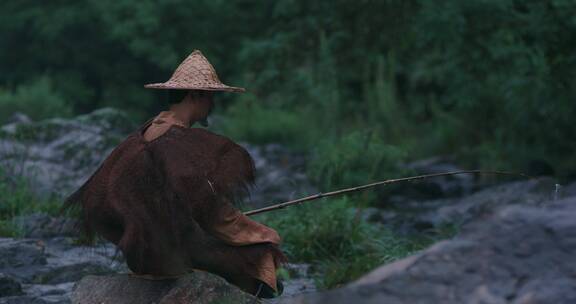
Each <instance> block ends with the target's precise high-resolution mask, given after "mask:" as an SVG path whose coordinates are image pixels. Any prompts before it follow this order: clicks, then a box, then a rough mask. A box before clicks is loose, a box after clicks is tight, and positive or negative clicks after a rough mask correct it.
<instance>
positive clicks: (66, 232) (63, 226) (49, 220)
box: [12, 213, 77, 238]
mask: <svg viewBox="0 0 576 304" xmlns="http://www.w3.org/2000/svg"><path fill="white" fill-rule="evenodd" d="M12 222H13V223H14V225H16V227H17V228H18V230H19V231H20V232H21V236H22V237H26V238H49V237H55V236H76V235H77V232H76V231H77V229H75V224H76V220H74V219H72V218H67V217H53V216H50V215H47V214H43V213H34V214H29V215H22V216H17V217H14V218H13V219H12Z"/></svg>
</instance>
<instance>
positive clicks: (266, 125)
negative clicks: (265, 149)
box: [219, 98, 311, 149]
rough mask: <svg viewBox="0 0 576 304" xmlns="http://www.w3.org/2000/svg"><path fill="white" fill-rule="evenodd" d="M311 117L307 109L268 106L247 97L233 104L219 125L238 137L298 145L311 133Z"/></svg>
mask: <svg viewBox="0 0 576 304" xmlns="http://www.w3.org/2000/svg"><path fill="white" fill-rule="evenodd" d="M307 117H308V115H307V113H298V112H293V111H286V110H283V109H280V108H270V107H265V106H263V105H262V101H259V100H254V99H249V98H246V100H245V101H244V102H238V103H235V104H234V105H232V106H230V107H229V109H228V111H227V112H226V117H224V118H223V121H222V122H221V123H220V126H219V129H221V130H220V131H221V132H222V133H223V134H226V136H230V137H231V138H234V139H236V140H242V141H248V142H251V143H256V144H266V143H278V142H281V143H284V144H286V145H289V146H292V147H293V148H295V149H298V144H302V143H305V142H306V139H307V138H309V137H311V136H310V135H311V134H309V132H308V130H307V129H308V126H309V124H308V123H307V121H308V119H307ZM303 148H304V147H300V149H303Z"/></svg>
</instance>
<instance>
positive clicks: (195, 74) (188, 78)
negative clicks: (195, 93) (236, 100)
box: [144, 50, 246, 92]
mask: <svg viewBox="0 0 576 304" xmlns="http://www.w3.org/2000/svg"><path fill="white" fill-rule="evenodd" d="M144 87H145V88H149V89H176V90H178V89H180V90H205V91H224V92H244V91H246V90H245V89H244V88H237V87H231V86H227V85H225V84H223V83H222V82H220V79H218V75H216V71H215V70H214V67H213V66H212V65H211V64H210V62H208V59H206V57H204V55H202V52H200V51H199V50H195V51H194V52H192V54H190V55H189V56H188V57H187V58H186V59H185V60H184V61H183V62H182V63H181V64H180V65H179V66H178V68H176V71H174V74H172V77H170V79H169V80H168V81H166V82H162V83H151V84H147V85H145V86H144Z"/></svg>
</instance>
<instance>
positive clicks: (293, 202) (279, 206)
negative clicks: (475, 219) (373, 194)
mask: <svg viewBox="0 0 576 304" xmlns="http://www.w3.org/2000/svg"><path fill="white" fill-rule="evenodd" d="M457 174H498V175H514V176H522V177H526V178H531V177H530V176H528V175H526V174H523V173H514V172H506V171H485V170H464V171H452V172H442V173H433V174H425V175H419V176H411V177H403V178H397V179H389V180H385V181H380V182H375V183H371V184H367V185H362V186H356V187H352V188H346V189H341V190H336V191H332V192H326V193H322V192H320V193H317V194H314V195H310V196H306V197H303V198H299V199H295V200H291V201H287V202H284V203H280V204H276V205H272V206H268V207H264V208H260V209H254V210H250V211H247V212H244V215H246V216H250V215H255V214H259V213H264V212H268V211H272V210H276V209H284V208H286V207H288V206H292V205H298V204H301V203H303V202H306V201H311V200H316V199H319V198H323V197H328V196H334V195H339V194H344V193H348V192H354V191H359V190H363V189H366V188H370V187H375V186H379V185H389V184H395V183H400V182H406V181H415V180H421V179H426V178H431V177H438V176H448V175H457Z"/></svg>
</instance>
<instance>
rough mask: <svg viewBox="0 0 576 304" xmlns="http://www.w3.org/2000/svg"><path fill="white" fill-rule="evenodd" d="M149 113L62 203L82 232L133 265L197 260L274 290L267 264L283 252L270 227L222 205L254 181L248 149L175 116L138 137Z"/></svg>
mask: <svg viewBox="0 0 576 304" xmlns="http://www.w3.org/2000/svg"><path fill="white" fill-rule="evenodd" d="M152 122H153V121H152V119H151V120H149V121H148V122H146V123H145V124H144V125H142V126H141V127H140V128H139V129H138V130H137V131H135V132H133V133H132V134H130V135H129V136H128V137H127V138H126V139H125V140H124V141H123V142H122V143H121V144H120V145H119V146H118V147H116V149H115V150H114V151H113V152H112V153H111V154H110V155H109V156H108V158H107V159H106V160H105V161H104V162H103V163H102V165H101V166H100V167H99V168H98V170H97V171H96V172H95V173H94V174H93V175H92V176H91V177H90V178H89V179H88V181H87V182H86V183H85V184H84V185H83V186H82V187H81V188H80V189H79V190H77V191H76V192H75V193H73V194H72V195H71V196H70V197H69V198H68V199H67V200H66V202H65V204H64V208H65V209H74V208H78V209H79V210H80V214H81V226H80V228H81V229H82V231H83V232H84V234H85V236H86V237H87V238H88V239H89V240H93V239H94V237H95V236H96V235H99V236H102V237H103V238H105V239H106V240H108V241H110V242H112V243H114V244H116V246H117V248H118V249H119V250H120V251H121V252H122V253H123V255H124V257H125V258H126V262H127V264H128V267H129V268H130V270H132V271H133V272H134V273H137V274H151V275H159V276H171V275H180V274H183V273H185V272H189V271H191V270H192V269H201V270H206V271H210V272H213V273H216V274H218V275H220V276H222V277H224V278H225V279H227V280H228V281H230V282H231V283H233V284H235V285H237V286H239V287H240V288H242V289H244V290H245V291H247V292H250V293H252V294H254V293H255V292H256V290H257V288H258V286H259V282H260V281H262V282H264V283H266V284H267V285H268V286H269V287H270V288H272V289H273V290H274V291H277V286H276V276H275V269H276V268H277V267H279V265H280V264H281V263H283V262H284V261H285V257H284V255H283V254H282V252H281V250H280V249H279V248H278V245H279V243H280V237H279V236H278V234H277V233H276V231H274V230H273V229H271V228H268V227H266V226H264V225H262V224H259V223H257V222H254V221H252V220H250V219H249V218H247V217H246V216H244V215H243V214H242V213H241V212H240V211H239V210H237V209H236V208H235V207H234V206H233V205H232V202H233V201H235V200H237V199H239V198H240V197H241V195H243V194H245V193H246V192H247V191H248V190H249V188H250V186H251V185H253V182H254V178H255V175H254V174H255V169H254V163H253V160H252V158H251V157H250V155H249V154H248V152H247V151H246V150H245V149H243V148H242V147H241V146H239V145H237V144H236V143H234V142H233V141H231V140H230V139H228V138H226V137H224V136H220V135H216V134H214V133H211V132H209V131H207V130H204V129H199V128H186V127H182V126H179V125H170V126H169V127H168V128H167V130H166V131H165V133H163V134H162V135H160V136H158V137H157V138H155V139H153V140H151V141H146V140H145V139H144V137H143V134H144V132H145V130H146V128H147V127H148V126H150V125H151V124H152ZM157 123H162V121H160V122H157Z"/></svg>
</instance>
